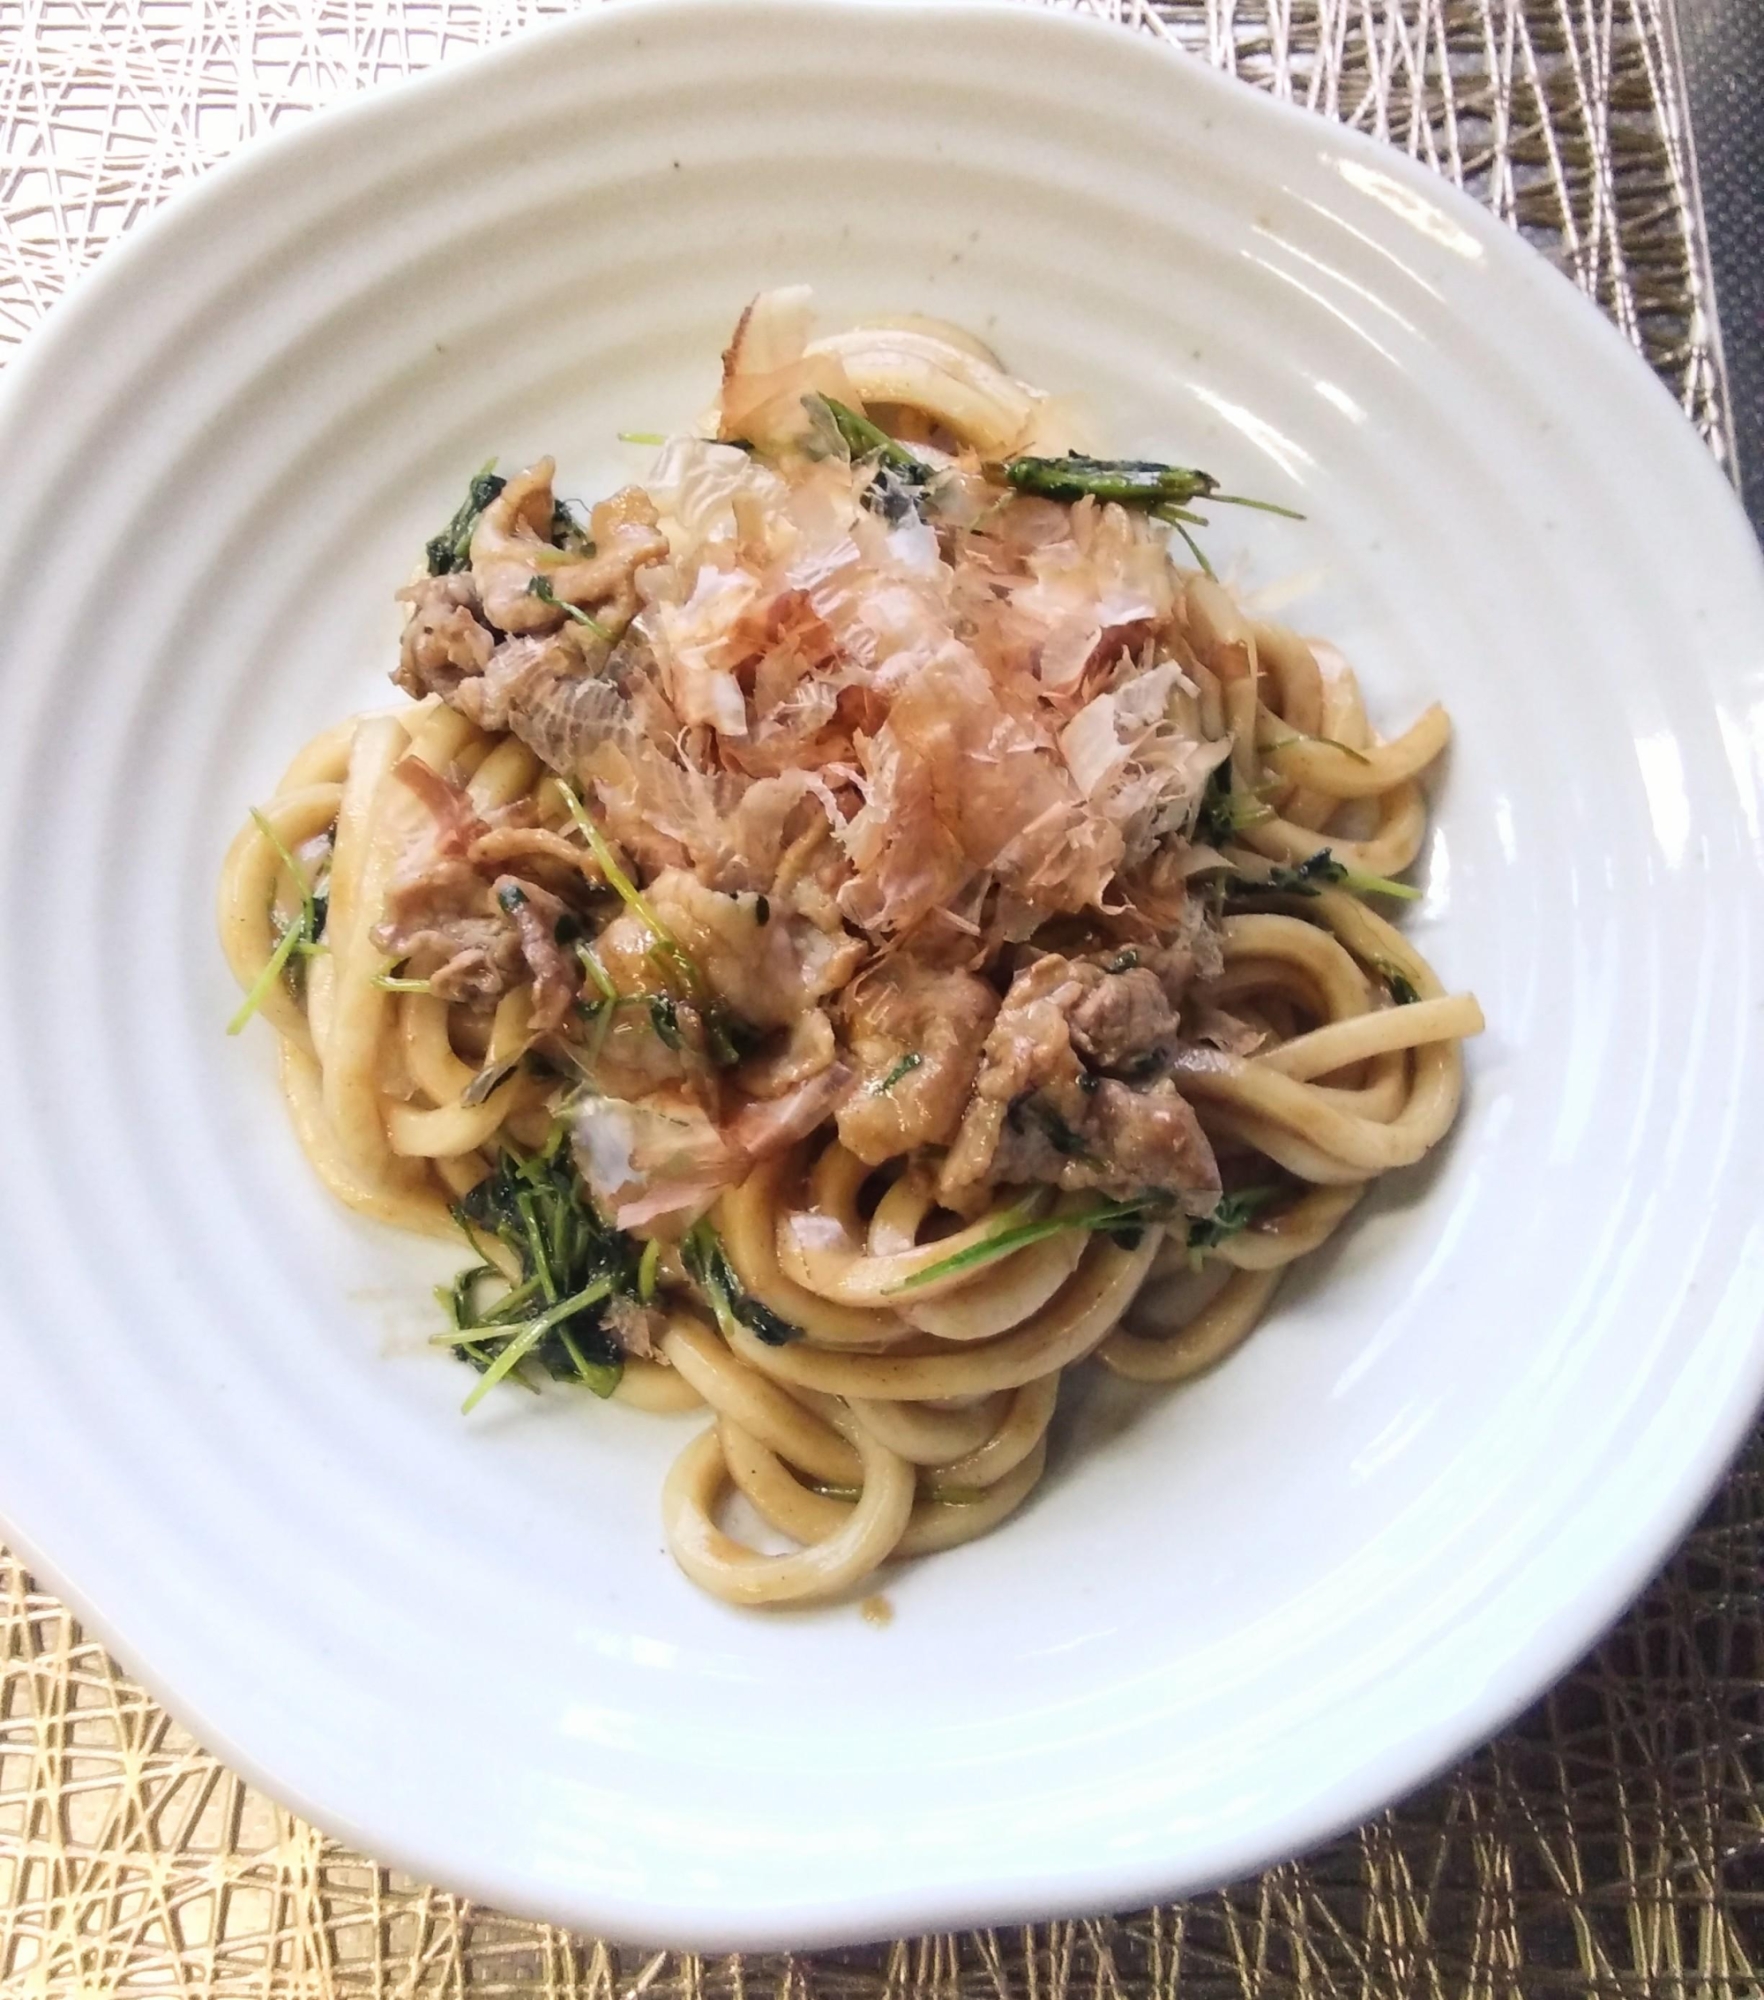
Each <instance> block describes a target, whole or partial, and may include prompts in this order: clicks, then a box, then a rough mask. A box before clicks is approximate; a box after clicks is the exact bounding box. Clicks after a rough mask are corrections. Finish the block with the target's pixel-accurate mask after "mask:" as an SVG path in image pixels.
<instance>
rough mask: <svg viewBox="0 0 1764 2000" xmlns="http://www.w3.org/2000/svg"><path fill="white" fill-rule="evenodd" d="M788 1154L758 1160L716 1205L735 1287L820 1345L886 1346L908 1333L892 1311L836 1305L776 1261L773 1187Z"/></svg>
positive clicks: (786, 1167)
mask: <svg viewBox="0 0 1764 2000" xmlns="http://www.w3.org/2000/svg"><path fill="white" fill-rule="evenodd" d="M792 1167H793V1162H792V1160H791V1159H790V1158H789V1156H788V1155H780V1156H778V1157H776V1158H774V1159H771V1160H766V1161H763V1162H762V1163H761V1164H760V1165H759V1166H757V1167H756V1168H755V1169H754V1170H753V1172H752V1173H751V1174H749V1175H748V1177H747V1179H746V1180H745V1181H743V1182H742V1183H741V1185H740V1186H739V1187H736V1188H731V1189H730V1190H729V1192H728V1193H727V1194H725V1195H724V1196H723V1198H722V1199H721V1200H720V1201H719V1202H718V1204H717V1223H718V1227H719V1229H720V1231H721V1233H722V1238H723V1248H724V1250H725V1252H726V1253H727V1254H728V1258H729V1262H730V1263H731V1264H732V1265H733V1266H734V1267H735V1275H736V1276H737V1277H738V1278H739V1279H740V1280H741V1288H742V1290H743V1291H745V1292H747V1293H749V1294H750V1295H751V1296H752V1297H754V1298H756V1299H758V1300H759V1301H760V1303H761V1304H762V1305H767V1306H770V1307H771V1309H772V1310H773V1311H774V1312H775V1313H777V1314H779V1315H780V1316H781V1317H782V1318H784V1319H787V1320H789V1321H790V1323H791V1324H792V1325H793V1326H799V1327H801V1328H802V1330H803V1332H804V1333H805V1334H806V1335H807V1336H808V1337H809V1338H810V1339H812V1340H814V1341H816V1342H817V1343H819V1344H820V1345H821V1346H824V1347H865V1348H869V1347H887V1346H890V1345H891V1344H893V1343H894V1342H895V1341H899V1340H903V1339H905V1338H906V1337H907V1335H908V1334H909V1333H910V1332H911V1331H912V1329H911V1328H910V1327H909V1326H908V1325H907V1323H906V1321H905V1320H903V1319H902V1318H901V1317H900V1315H899V1314H898V1313H896V1312H893V1311H891V1310H888V1309H885V1308H879V1307H875V1306H848V1305H842V1304H841V1303H840V1302H839V1301H838V1300H837V1299H828V1298H822V1297H821V1296H820V1295H819V1294H818V1293H815V1292H811V1291H809V1290H808V1289H807V1287H806V1286H803V1285H799V1284H798V1283H797V1282H796V1280H795V1279H794V1278H792V1277H790V1276H789V1275H788V1274H787V1273H786V1272H785V1271H784V1270H783V1269H782V1268H781V1267H780V1266H779V1263H778V1247H777V1239H778V1218H779V1214H780V1211H781V1207H782V1204H781V1202H780V1200H779V1187H780V1184H781V1182H782V1181H783V1179H784V1177H785V1176H786V1175H787V1174H789V1173H790V1172H791V1171H792Z"/></svg>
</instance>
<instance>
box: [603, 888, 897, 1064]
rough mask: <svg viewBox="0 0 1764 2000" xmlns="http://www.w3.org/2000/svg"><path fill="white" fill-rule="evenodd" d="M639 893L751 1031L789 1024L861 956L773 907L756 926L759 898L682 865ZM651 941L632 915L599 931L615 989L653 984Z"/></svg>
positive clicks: (833, 988)
mask: <svg viewBox="0 0 1764 2000" xmlns="http://www.w3.org/2000/svg"><path fill="white" fill-rule="evenodd" d="M644 896H645V899H646V900H647V902H648V903H649V906H650V908H651V909H652V910H654V912H655V914H656V916H657V918H658V919H659V920H660V921H661V922H662V923H663V924H665V925H666V926H667V928H668V930H669V931H670V932H671V933H672V934H673V936H674V938H675V939H676V940H677V941H678V943H679V944H680V945H681V947H682V948H683V949H684V950H685V951H687V952H688V953H690V955H691V957H692V960H693V962H694V963H695V964H696V965H697V967H698V969H699V971H700V972H702V973H703V975H704V977H705V980H706V981H707V982H708V984H709V986H710V988H711V990H712V991H713V992H714V993H715V994H716V996H717V997H718V999H720V1000H721V1001H722V1002H723V1004H724V1005H725V1006H726V1007H728V1008H729V1009H730V1010H731V1012H733V1013H734V1014H736V1015H737V1016H738V1017H739V1018H740V1019H741V1020H743V1021H746V1022H749V1023H751V1025H752V1026H754V1027H756V1028H787V1027H789V1026H790V1024H791V1022H793V1021H794V1020H795V1019H796V1017H797V1016H798V1015H799V1014H801V1013H803V1012H805V1011H806V1010H807V1009H808V1008H811V1007H813V1006H815V1005H817V1004H818V1003H819V1002H820V1001H822V1000H824V999H826V998H827V996H828V995H829V994H832V993H837V992H838V991H839V989H840V988H841V987H842V986H844V984H845V983H846V981H847V980H848V979H850V978H851V976H852V974H853V973H854V972H855V971H856V970H857V968H858V964H859V962H860V961H861V960H862V958H863V956H864V951H865V946H864V942H863V940H862V939H861V938H856V937H852V936H850V935H849V934H848V933H847V932H845V931H844V930H839V931H834V932H828V931H823V930H818V929H817V928H816V927H815V926H814V925H813V924H811V923H809V922H808V921H807V919H806V918H803V917H796V916H790V915H788V914H786V913H785V912H783V911H781V910H779V909H777V908H776V907H775V906H772V907H769V908H768V916H767V921H766V922H765V923H763V924H762V923H761V922H760V921H759V912H760V907H761V906H760V904H759V902H758V899H757V898H755V897H751V896H725V895H723V894H722V893H721V892H720V891H718V890H716V889H707V888H706V887H705V886H704V884H703V883H702V882H700V881H699V880H698V878H697V877H696V876H694V875H688V874H687V873H686V871H685V870H684V869H681V868H670V869H667V870H665V871H664V872H663V873H662V874H660V875H658V876H657V877H656V878H655V880H654V881H653V882H652V883H651V884H650V885H649V887H648V888H647V889H646V890H645V891H644ZM654 942H655V941H654V939H653V938H652V937H651V935H650V932H649V927H648V926H647V925H646V924H645V923H644V922H643V921H642V919H641V918H640V917H637V916H634V915H625V916H621V917H618V918H615V919H614V921H613V922H612V923H610V924H608V925H607V927H606V929H605V930H604V931H602V932H601V934H600V938H599V942H598V947H597V948H598V950H599V952H600V956H601V959H602V961H603V962H604V963H605V966H606V969H607V971H608V973H609V974H610V975H611V977H612V981H613V984H614V985H615V986H617V987H618V989H619V991H620V992H621V993H641V992H645V991H648V990H649V989H651V988H653V987H654V985H655V983H656V977H655V970H654V959H653V956H652V947H653V945H654Z"/></svg>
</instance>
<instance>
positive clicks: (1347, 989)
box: [1224, 915, 1372, 1020]
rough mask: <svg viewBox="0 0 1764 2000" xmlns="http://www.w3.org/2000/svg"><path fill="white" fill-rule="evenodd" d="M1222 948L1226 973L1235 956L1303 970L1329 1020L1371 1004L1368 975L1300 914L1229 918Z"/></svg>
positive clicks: (1226, 920) (1344, 951) (1339, 1017)
mask: <svg viewBox="0 0 1764 2000" xmlns="http://www.w3.org/2000/svg"><path fill="white" fill-rule="evenodd" d="M1224 946H1225V966H1226V970H1227V971H1228V972H1229V970H1230V968H1231V965H1232V962H1233V961H1234V960H1235V959H1238V958H1257V959H1272V960H1274V961H1276V962H1277V963H1285V964H1287V965H1290V966H1292V967H1293V968H1295V969H1296V970H1298V971H1299V972H1301V973H1302V974H1303V975H1304V976H1305V977H1306V978H1308V979H1309V980H1311V981H1312V982H1313V983H1314V984H1315V986H1316V989H1317V993H1318V996H1319V998H1320V999H1321V1000H1322V1002H1323V1007H1324V1011H1325V1012H1326V1013H1327V1014H1329V1016H1330V1017H1331V1018H1332V1019H1335V1020H1339V1019H1341V1018H1342V1017H1343V1016H1344V1015H1348V1014H1363V1013H1365V1011H1366V1009H1367V1008H1368V1007H1369V1006H1370V1005H1371V1004H1372V992H1371V988H1370V987H1369V986H1368V984H1367V982H1366V975H1365V973H1363V972H1362V971H1361V970H1360V968H1359V966H1358V965H1357V964H1356V963H1355V962H1354V958H1353V955H1352V954H1351V953H1350V952H1349V951H1347V950H1346V949H1345V947H1344V946H1342V945H1341V944H1340V943H1339V942H1338V941H1337V940H1336V939H1335V938H1333V937H1331V936H1330V935H1329V934H1328V932H1326V931H1321V930H1319V929H1318V928H1317V926H1316V925H1315V924H1308V923H1306V922H1305V921H1304V920H1303V919H1302V918H1300V917H1288V916H1279V915H1267V916H1264V915H1256V916H1245V917H1227V918H1226V919H1225V923H1224Z"/></svg>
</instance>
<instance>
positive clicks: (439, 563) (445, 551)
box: [423, 458, 508, 576]
mask: <svg viewBox="0 0 1764 2000" xmlns="http://www.w3.org/2000/svg"><path fill="white" fill-rule="evenodd" d="M495 465H496V461H495V459H493V458H492V459H489V460H487V461H486V462H485V464H484V465H483V466H481V467H480V468H479V469H478V471H476V472H474V473H473V474H472V479H471V484H470V485H469V486H467V488H466V497H465V498H464V499H463V500H462V501H461V502H460V504H459V507H458V510H457V511H456V512H455V514H454V516H453V519H452V520H451V521H449V522H448V524H447V525H446V527H445V528H443V529H442V530H441V532H440V534H438V535H435V536H433V537H431V538H430V540H429V541H428V542H427V543H426V544H425V545H424V550H423V553H424V554H425V555H426V556H427V557H428V562H429V574H430V575H431V576H447V575H449V574H450V573H451V572H452V571H454V570H456V569H465V568H466V567H467V566H468V565H469V564H470V562H471V559H472V531H473V530H474V529H475V528H476V527H477V525H478V516H479V515H480V514H482V513H483V511H484V509H485V508H486V507H488V506H489V504H490V503H491V501H492V500H494V499H495V498H496V496H497V494H499V493H500V492H501V491H502V489H503V488H504V487H505V486H506V485H507V484H508V481H507V480H506V479H499V478H498V477H497V476H496V472H495Z"/></svg>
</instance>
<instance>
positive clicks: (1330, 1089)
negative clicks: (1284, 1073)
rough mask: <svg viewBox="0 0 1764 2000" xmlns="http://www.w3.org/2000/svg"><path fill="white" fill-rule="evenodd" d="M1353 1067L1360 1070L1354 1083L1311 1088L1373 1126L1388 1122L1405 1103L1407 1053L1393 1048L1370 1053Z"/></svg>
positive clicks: (1326, 1100)
mask: <svg viewBox="0 0 1764 2000" xmlns="http://www.w3.org/2000/svg"><path fill="white" fill-rule="evenodd" d="M1355 1067H1356V1068H1357V1069H1358V1070H1359V1071H1360V1079H1359V1081H1358V1082H1356V1083H1351V1084H1335V1083H1313V1084H1312V1085H1311V1088H1312V1089H1313V1090H1314V1091H1316V1092H1317V1094H1318V1096H1319V1098H1320V1099H1321V1100H1322V1102H1323V1103H1325V1104H1333V1105H1334V1106H1335V1108H1336V1109H1337V1110H1338V1111H1345V1112H1347V1113H1349V1114H1350V1115H1351V1116H1353V1117H1355V1118H1367V1119H1370V1120H1371V1121H1372V1122H1373V1123H1374V1124H1376V1125H1388V1124H1389V1123H1390V1121H1391V1120H1392V1119H1393V1118H1394V1117H1395V1116H1396V1115H1397V1113H1398V1112H1399V1111H1401V1110H1402V1108H1403V1106H1404V1104H1406V1103H1407V1102H1408V1096H1409V1063H1408V1058H1407V1056H1406V1055H1405V1054H1404V1052H1403V1051H1402V1050H1401V1049H1396V1050H1393V1051H1392V1052H1391V1053H1390V1054H1389V1055H1378V1056H1372V1057H1371V1058H1369V1059H1368V1060H1367V1061H1366V1062H1364V1063H1359V1064H1356V1065H1355Z"/></svg>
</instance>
